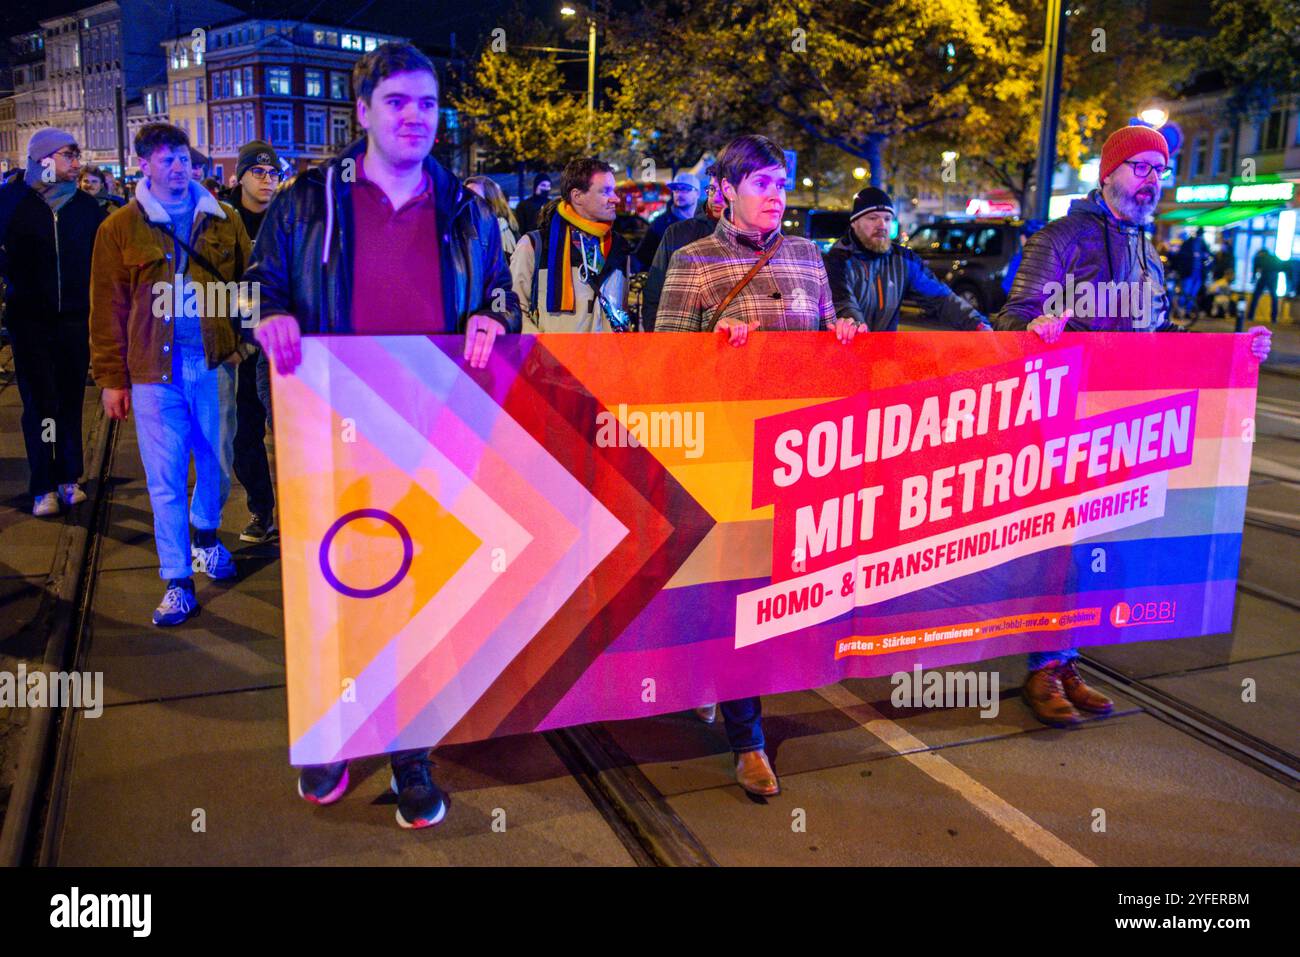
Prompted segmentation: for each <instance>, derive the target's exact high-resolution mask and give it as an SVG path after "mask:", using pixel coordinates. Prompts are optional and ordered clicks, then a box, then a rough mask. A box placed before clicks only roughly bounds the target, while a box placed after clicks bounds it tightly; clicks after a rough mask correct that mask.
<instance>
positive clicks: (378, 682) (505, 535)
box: [297, 340, 576, 750]
mask: <svg viewBox="0 0 1300 957" xmlns="http://www.w3.org/2000/svg"><path fill="white" fill-rule="evenodd" d="M316 346H317V342H316V341H315V340H307V341H306V342H304V351H303V367H302V369H301V370H300V373H299V375H300V377H301V381H302V382H303V383H304V384H305V385H307V386H308V387H309V388H311V389H312V390H313V391H314V392H316V393H317V395H319V396H320V398H322V399H323V400H324V401H326V402H327V403H328V402H330V399H331V395H332V389H333V388H335V387H337V388H338V390H339V392H341V393H343V394H346V395H348V396H349V397H350V399H352V400H353V401H352V402H351V403H350V406H352V407H355V408H350V409H349V410H348V411H349V412H352V413H353V414H354V415H355V417H356V418H357V420H358V422H360V423H364V426H365V433H364V434H365V435H366V438H367V440H368V441H369V442H371V443H372V444H373V445H375V447H376V448H379V449H380V450H381V451H383V452H384V453H385V454H386V455H388V456H389V458H390V460H393V461H394V465H396V466H397V467H398V468H402V464H401V462H402V460H405V461H406V462H407V463H408V465H409V464H410V463H418V466H417V467H414V468H412V467H407V468H405V469H404V470H405V471H406V472H407V473H408V474H410V475H411V478H412V481H413V482H415V483H416V484H418V485H420V486H421V487H422V488H424V489H425V491H426V492H428V493H429V494H430V495H431V496H433V497H435V498H437V499H438V500H439V501H440V502H441V503H442V504H443V506H444V507H445V508H447V509H448V510H449V511H450V512H451V513H452V514H453V515H455V516H456V517H457V519H458V520H459V521H461V522H462V523H464V524H465V525H466V526H467V527H468V528H469V529H470V531H472V532H473V533H474V534H475V535H476V536H477V537H478V538H479V539H480V541H482V542H483V545H482V546H480V548H479V549H477V550H476V551H475V554H474V556H472V557H471V559H470V561H469V562H467V563H466V565H465V566H464V567H462V568H461V569H460V570H459V571H458V572H457V573H456V574H455V575H453V576H452V578H451V579H450V580H449V581H448V582H447V584H446V585H445V586H444V587H443V588H441V589H440V590H439V591H438V592H437V593H436V594H435V595H434V596H432V598H431V599H430V601H429V603H428V604H427V605H426V606H425V607H424V608H423V609H420V610H419V612H418V613H417V616H416V617H417V619H418V621H419V622H420V626H418V627H415V628H413V627H412V625H413V624H414V622H412V623H408V625H407V627H406V628H404V629H403V631H402V632H401V633H400V634H399V635H395V636H394V640H390V641H389V642H388V643H387V644H386V645H385V647H384V649H383V651H382V652H381V653H380V654H379V655H378V656H376V658H375V659H374V660H373V661H372V662H371V663H370V664H369V665H368V666H367V667H366V669H364V671H363V672H362V674H360V675H358V676H356V685H355V689H354V690H355V694H356V700H355V701H352V702H344V701H339V702H337V703H336V704H335V706H334V708H333V709H331V711H330V712H327V713H326V714H325V715H324V716H322V718H321V719H320V721H319V722H318V723H317V724H316V725H315V726H314V727H313V728H312V729H310V730H309V731H308V732H307V733H306V734H304V735H303V736H302V737H301V738H300V739H299V742H297V744H298V745H299V746H300V747H303V748H312V749H315V748H317V747H323V748H325V749H326V750H333V749H334V747H335V745H336V744H337V742H338V740H339V738H340V736H342V737H346V736H348V735H350V734H352V733H354V732H355V731H356V729H357V728H358V727H360V726H362V725H363V724H364V723H365V722H366V721H368V720H370V715H371V713H372V712H374V711H376V710H377V709H379V708H380V707H381V706H382V704H383V702H384V701H385V700H386V698H387V697H388V694H389V691H390V690H391V688H392V687H393V685H394V683H395V680H400V677H401V676H403V675H405V674H406V673H408V672H409V671H410V670H411V668H412V667H414V666H415V664H416V663H417V662H419V661H421V660H423V659H424V657H425V656H426V655H427V654H428V653H429V652H431V651H432V650H433V649H435V648H437V647H438V644H439V642H440V641H441V640H442V638H443V637H444V635H445V632H446V630H447V629H448V628H449V627H450V626H451V625H452V624H454V623H455V622H456V621H458V620H459V619H460V618H462V617H463V616H465V615H466V614H469V613H470V611H471V610H472V609H473V607H474V606H475V604H476V602H477V601H478V599H479V598H480V597H481V596H482V595H483V594H484V593H485V592H486V591H488V589H489V588H490V587H491V586H492V585H494V584H497V583H498V580H499V579H500V577H501V576H499V575H498V574H497V573H495V572H494V571H492V569H491V564H492V558H493V555H492V550H493V549H494V548H501V549H503V551H504V557H505V560H506V561H507V563H508V565H517V564H519V563H518V562H517V560H518V559H519V558H520V556H522V555H524V554H525V553H526V550H527V548H528V546H529V544H530V543H531V541H532V536H531V535H530V534H529V532H528V531H527V530H526V529H525V528H523V527H522V526H521V525H520V524H519V523H517V522H516V521H515V520H514V519H513V518H512V517H511V516H510V515H509V514H507V513H506V512H505V511H504V510H502V509H501V508H500V507H499V506H498V505H497V502H496V501H495V500H494V499H493V498H492V497H491V496H490V495H488V494H486V493H485V492H484V491H483V490H482V489H480V488H479V487H477V486H475V485H473V484H472V483H470V481H469V479H468V478H467V477H466V476H464V475H463V474H462V473H460V472H459V471H458V470H456V469H455V467H454V466H453V465H452V464H451V463H450V462H448V461H447V460H446V459H445V457H443V456H442V454H441V453H440V452H439V451H438V450H437V449H436V448H434V447H433V446H432V445H430V444H429V443H428V442H427V441H425V439H424V438H423V437H422V436H420V435H418V434H416V433H414V431H413V430H412V429H411V428H410V426H409V424H408V423H407V422H406V421H405V420H404V419H402V418H401V417H400V416H397V415H396V413H395V412H393V410H392V409H391V408H389V407H388V406H386V405H385V404H384V403H382V401H379V400H378V399H377V397H375V396H374V394H373V392H371V391H370V390H368V389H367V388H366V385H365V384H364V383H363V382H361V380H360V379H359V378H357V377H356V376H355V375H354V374H353V373H352V371H351V370H349V369H347V368H345V367H343V366H342V365H341V364H339V363H338V362H337V361H336V360H335V358H334V357H333V356H332V355H330V354H329V353H328V352H327V351H326V350H324V349H320V348H316ZM336 411H339V412H340V414H344V412H342V411H341V410H338V409H337V408H336ZM421 446H423V447H424V448H421ZM394 452H397V453H398V454H399V455H400V459H396V460H394V458H393V453H394ZM449 492H451V493H452V494H451V495H449V494H448V493H449ZM449 499H450V500H449ZM375 504H377V505H380V506H382V505H383V504H385V503H375ZM543 514H545V512H544V511H543ZM557 520H558V521H559V522H560V523H562V524H566V523H563V519H558V517H557ZM572 534H575V535H576V531H573V532H572ZM522 567H524V568H527V567H528V565H527V563H526V562H525V563H522ZM313 574H318V573H315V572H313ZM368 600H369V599H368Z"/></svg>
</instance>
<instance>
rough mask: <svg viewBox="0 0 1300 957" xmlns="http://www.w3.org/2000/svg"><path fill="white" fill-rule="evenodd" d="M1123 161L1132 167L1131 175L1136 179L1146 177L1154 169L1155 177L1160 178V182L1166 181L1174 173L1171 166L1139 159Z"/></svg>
mask: <svg viewBox="0 0 1300 957" xmlns="http://www.w3.org/2000/svg"><path fill="white" fill-rule="evenodd" d="M1124 162H1125V163H1126V164H1127V165H1129V166H1131V167H1133V175H1134V176H1136V177H1137V178H1138V179H1146V178H1147V176H1149V175H1150V174H1151V171H1152V170H1155V174H1156V179H1158V180H1161V181H1162V182H1168V181H1169V179H1170V177H1172V176H1173V175H1174V168H1173V167H1172V166H1160V165H1159V164H1157V163H1144V162H1142V161H1141V160H1125V161H1124Z"/></svg>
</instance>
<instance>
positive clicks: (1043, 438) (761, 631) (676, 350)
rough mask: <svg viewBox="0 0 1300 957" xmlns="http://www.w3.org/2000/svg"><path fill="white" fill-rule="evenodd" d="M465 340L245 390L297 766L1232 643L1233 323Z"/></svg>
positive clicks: (333, 365)
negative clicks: (779, 698) (274, 538)
mask: <svg viewBox="0 0 1300 957" xmlns="http://www.w3.org/2000/svg"><path fill="white" fill-rule="evenodd" d="M463 349H464V342H463V339H461V338H459V337H442V336H433V337H424V336H381V337H368V336H357V337H313V338H308V339H306V340H304V342H303V350H302V352H303V362H302V365H301V366H300V367H299V369H298V370H297V371H296V373H295V374H293V375H291V376H276V378H275V382H274V403H275V427H276V454H277V460H278V476H279V477H278V482H279V493H280V508H281V522H280V528H281V536H282V542H281V557H282V568H283V575H284V607H285V634H286V645H287V651H286V655H287V666H288V686H289V689H288V690H289V731H290V757H291V760H292V761H293V763H295V764H307V763H321V762H326V761H335V760H339V759H342V758H347V757H354V756H360V755H366V754H377V753H381V752H386V751H392V750H396V749H404V748H415V747H423V746H432V745H436V744H449V743H454V742H465V741H474V740H479V739H483V738H488V737H493V736H496V735H505V734H515V733H521V732H531V731H539V730H544V729H547V728H556V727H564V726H567V725H574V724H581V723H585V722H591V721H603V720H614V719H627V718H639V717H646V716H649V715H654V714H662V713H665V712H670V711H678V710H685V709H687V708H691V707H694V706H698V705H702V704H706V703H709V702H714V701H726V700H730V699H733V698H739V697H744V696H747V695H753V694H767V693H775V692H781V691H793V690H798V689H804V688H812V687H818V686H821V685H825V684H829V683H832V682H834V681H838V680H840V679H842V678H846V677H871V676H877V675H884V674H892V673H894V672H897V671H907V670H911V669H912V668H913V667H914V666H915V665H918V664H919V665H921V666H923V667H938V666H943V665H950V664H958V663H962V662H971V661H978V660H981V659H986V658H992V657H998V656H1003V655H1009V654H1013V653H1018V652H1027V651H1048V650H1054V649H1061V648H1067V647H1075V646H1085V645H1098V644H1107V643H1114V642H1126V641H1148V640H1152V639H1163V638H1179V637H1186V636H1190V635H1205V634H1215V633H1220V632H1225V631H1228V630H1230V629H1231V627H1232V614H1233V596H1234V590H1235V586H1236V575H1237V562H1238V558H1239V554H1240V548H1241V531H1242V522H1243V519H1244V515H1245V504H1246V485H1247V481H1248V477H1249V474H1250V456H1251V442H1252V441H1253V436H1254V410H1255V386H1256V379H1257V374H1258V366H1257V363H1256V362H1255V361H1254V360H1252V359H1251V357H1250V355H1249V348H1248V345H1247V344H1246V341H1245V337H1244V336H1230V335H1208V334H1203V335H1139V334H1094V335H1067V336H1064V337H1062V339H1061V340H1060V342H1058V343H1057V344H1055V345H1052V346H1045V345H1043V344H1042V343H1041V342H1040V341H1039V339H1038V338H1037V337H1036V336H1034V335H1032V334H1028V333H1026V334H1012V333H1005V334H977V333H971V334H965V335H962V334H955V333H948V332H944V333H897V334H890V335H863V336H859V337H858V338H857V339H856V340H855V341H854V342H852V343H851V344H848V345H841V344H840V343H839V342H837V341H836V340H835V337H834V336H833V335H831V334H829V333H827V334H808V333H768V334H762V335H757V336H754V337H753V338H752V339H751V340H750V342H749V344H748V345H746V346H744V347H743V348H733V347H731V346H729V345H727V344H726V343H725V340H723V339H722V338H721V337H718V336H706V335H666V334H665V335H644V336H599V335H543V336H537V337H532V336H512V337H505V338H502V339H499V340H497V344H496V347H495V349H494V351H493V353H492V357H491V360H490V361H489V363H488V366H487V368H485V369H482V370H471V369H469V368H468V367H467V365H466V363H465V362H464V361H463V359H462V358H461V355H462V353H463Z"/></svg>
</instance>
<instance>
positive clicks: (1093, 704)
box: [1056, 661, 1115, 714]
mask: <svg viewBox="0 0 1300 957" xmlns="http://www.w3.org/2000/svg"><path fill="white" fill-rule="evenodd" d="M1056 675H1057V677H1058V678H1060V679H1061V687H1062V688H1063V689H1064V690H1065V696H1066V697H1067V698H1069V699H1070V702H1071V703H1072V704H1073V705H1074V706H1075V707H1076V708H1078V709H1080V710H1081V711H1088V712H1091V713H1092V714H1110V713H1111V712H1112V711H1113V710H1115V702H1113V701H1111V700H1110V699H1109V698H1107V697H1106V696H1105V695H1104V694H1102V693H1101V692H1100V691H1097V690H1096V689H1095V688H1089V687H1088V686H1087V685H1086V684H1084V683H1083V679H1082V678H1081V677H1079V671H1078V669H1077V668H1075V667H1074V662H1073V661H1067V662H1066V663H1065V664H1063V665H1061V666H1060V667H1059V668H1057V669H1056Z"/></svg>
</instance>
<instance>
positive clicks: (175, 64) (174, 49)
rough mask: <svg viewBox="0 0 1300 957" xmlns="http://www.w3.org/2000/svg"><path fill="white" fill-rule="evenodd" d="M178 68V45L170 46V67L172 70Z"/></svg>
mask: <svg viewBox="0 0 1300 957" xmlns="http://www.w3.org/2000/svg"><path fill="white" fill-rule="evenodd" d="M180 68H181V53H180V48H179V47H172V69H173V70H179V69H180Z"/></svg>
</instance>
